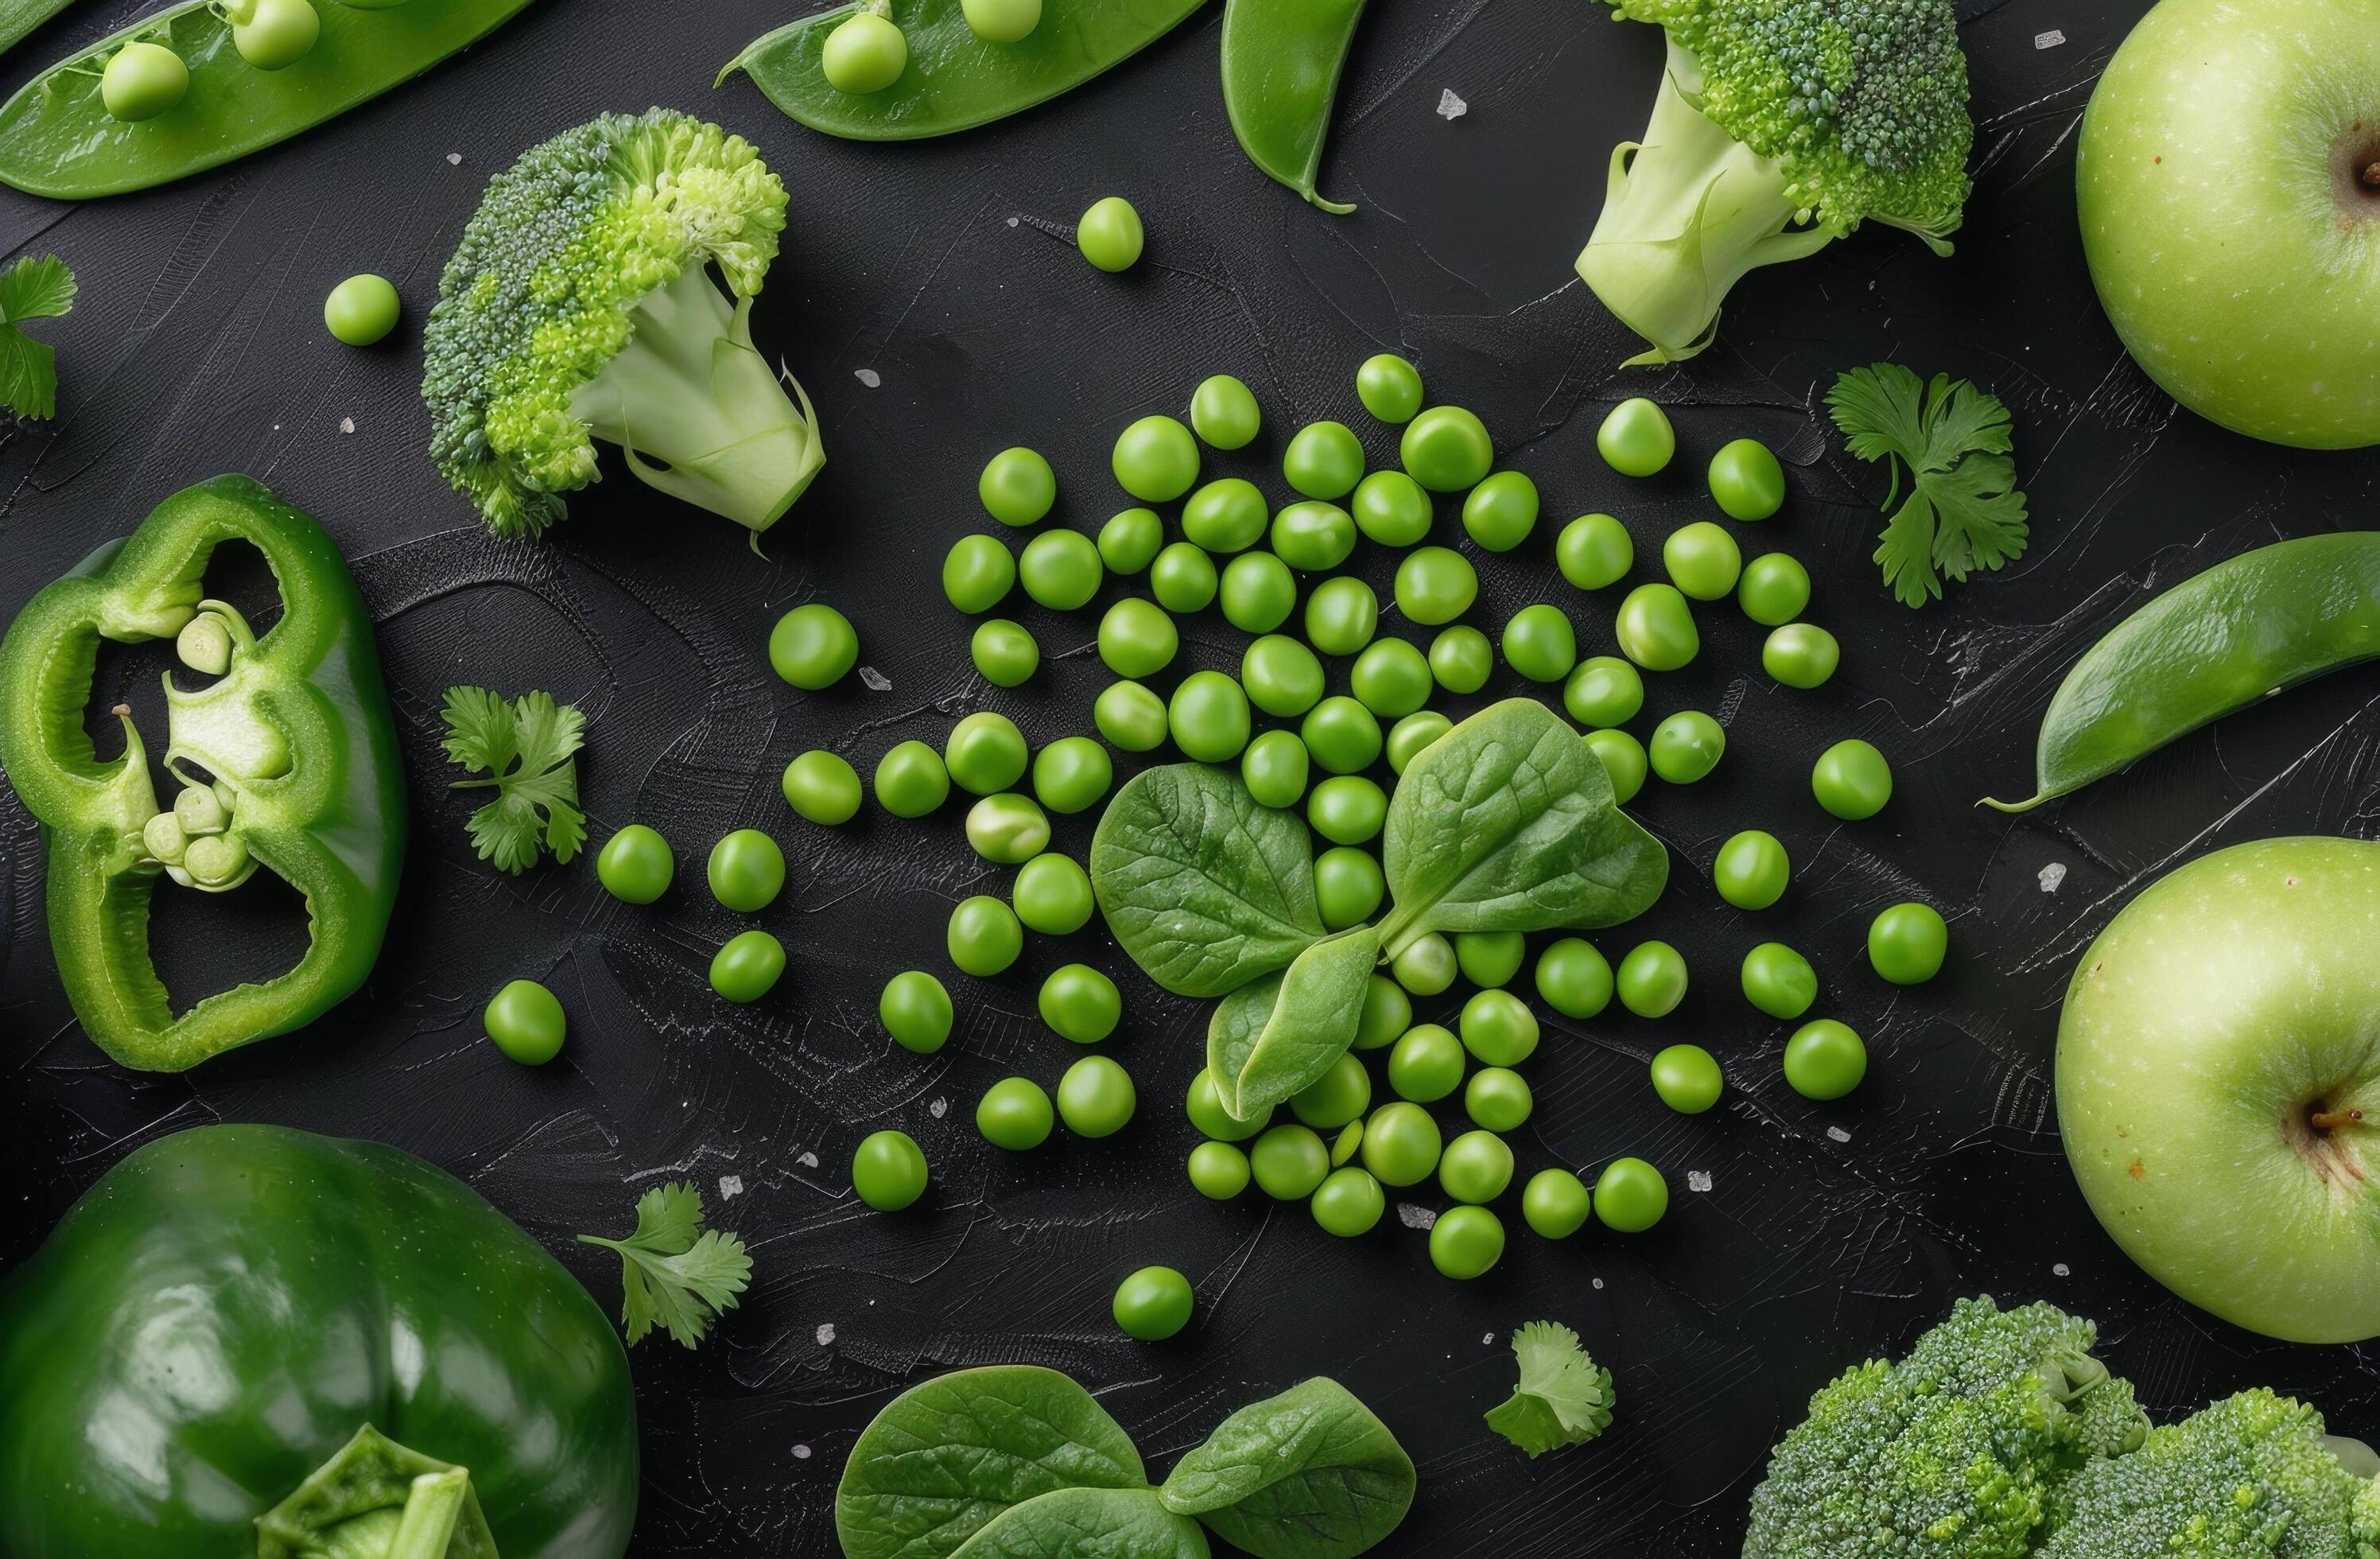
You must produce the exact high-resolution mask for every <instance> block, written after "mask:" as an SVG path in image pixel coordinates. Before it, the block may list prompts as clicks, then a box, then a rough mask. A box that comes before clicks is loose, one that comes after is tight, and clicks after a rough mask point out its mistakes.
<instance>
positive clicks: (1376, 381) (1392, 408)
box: [1355, 352, 1421, 423]
mask: <svg viewBox="0 0 2380 1559" xmlns="http://www.w3.org/2000/svg"><path fill="white" fill-rule="evenodd" d="M1355 398H1356V399H1357V400H1359V401H1362V402H1363V403H1364V409H1365V410H1366V411H1368V412H1370V413H1371V414H1372V415H1373V416H1375V417H1377V418H1378V419H1379V420H1381V421H1383V422H1390V423H1394V422H1410V421H1412V420H1414V414H1415V412H1417V411H1419V410H1420V409H1421V371H1420V370H1419V369H1417V368H1415V367H1414V365H1413V364H1411V363H1409V362H1407V361H1406V360H1405V359H1403V358H1401V357H1399V356H1397V355H1396V354H1395V353H1394V352H1375V353H1373V354H1372V355H1371V356H1370V357H1368V358H1366V359H1364V360H1363V362H1362V364H1361V365H1360V366H1358V367H1357V368H1356V370H1355Z"/></svg>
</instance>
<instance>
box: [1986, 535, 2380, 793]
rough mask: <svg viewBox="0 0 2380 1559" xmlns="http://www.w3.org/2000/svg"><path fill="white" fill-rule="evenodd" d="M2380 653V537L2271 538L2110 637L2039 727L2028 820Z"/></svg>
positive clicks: (2151, 606)
mask: <svg viewBox="0 0 2380 1559" xmlns="http://www.w3.org/2000/svg"><path fill="white" fill-rule="evenodd" d="M2374 656H2380V531H2370V530H2362V531H2349V532H2346V533H2344V534H2341V535H2336V536H2307V537H2302V538H2301V539H2299V540H2297V541H2294V542H2275V543H2274V544H2273V545H2271V546H2268V547H2259V548H2257V549H2256V550H2255V551H2253V552H2251V553H2243V554H2240V556H2238V557H2235V558H2232V559H2230V560H2229V561H2228V562H2224V563H2218V564H2216V566H2214V567H2212V568H2209V569H2208V570H2206V571H2205V572H2204V573H2203V574H2199V575H2196V576H2194V577H2192V578H2191V579H2185V580H2183V581H2182V582H2181V583H2180V584H2178V585H2176V586H2174V587H2173V588H2172V589H2171V590H2169V591H2166V592H2165V593H2164V594H2163V595H2160V596H2158V597H2157V598H2156V599H2155V600H2154V601H2152V602H2150V603H2148V604H2147V605H2145V606H2143V607H2142V608H2141V609H2140V610H2139V611H2137V612H2134V613H2133V614H2132V615H2131V616H2129V617H2126V618H2125V619H2124V620H2123V621H2122V622H2120V623H2118V624H2117V625H2116V626H2115V627H2113V628H2110V629H2109V630H2108V631H2107V636H2106V637H2105V638H2103V639H2100V640H2099V642H2098V643H2096V644H2094V645H2093V646H2091V648H2090V649H2089V650H2088V651H2086V652H2083V658H2082V659H2081V660H2079V661H2077V662H2075V663H2074V669H2073V670H2071V671H2070V672H2068V673H2067V674H2066V680H2065V681H2064V682H2062V683H2060V684H2058V693H2057V696H2056V697H2054V698H2052V699H2051V700H2050V701H2049V713H2047V714H2046V715H2044V716H2043V717H2042V721H2041V745H2040V749H2039V752H2038V755H2037V758H2036V770H2037V778H2036V784H2037V786H2038V788H2037V790H2036V791H2035V793H2034V795H2033V796H2032V797H2031V798H2028V799H2026V800H2022V801H1996V800H1994V799H1992V798H1989V797H1985V798H1984V801H1983V805H1985V806H1987V807H1997V808H1998V809H1999V810H2001V811H2004V812H2022V811H2025V810H2030V809H2032V808H2034V807H2037V806H2039V805H2040V804H2041V803H2042V802H2044V801H2047V800H2050V799H2051V798H2055V797H2059V796H2064V795H2066V794H2067V793H2069V792H2070V791H2075V790H2080V789H2081V788H2082V787H2083V786H2086V785H2088V784H2090V783H2091V782H2092V781H2093V780H2095V779H2104V778H2106V777H2107V775H2109V774H2112V773H2116V772H2117V771H2118V770H2120V769H2124V768H2127V767H2129V766H2131V764H2132V763H2133V762H2134V761H2137V760H2139V759H2141V758H2144V757H2146V756H2147V755H2148V754H2150V753H2152V752H2155V750H2156V749H2159V748H2161V747H2163V746H2165V745H2166V744H2167V743H2168V742H2170V741H2172V740H2174V739H2175V738H2177V737H2181V736H2183V735H2186V734H2187V733H2189V732H2191V731H2194V730H2196V729H2197V728H2198V727H2199V726H2201V725H2205V724H2206V723H2207V722H2208V721H2211V720H2216V719H2220V718H2221V717H2222V716H2224V715H2226V714H2228V713H2231V712H2232V711H2233V710H2236V709H2242V708H2245V707H2246V706H2247V705H2249V704H2252V703H2254V702H2256V701H2258V700H2261V699H2265V698H2267V697H2269V696H2271V695H2272V694H2274V693H2277V692H2279V691H2280V690H2281V689H2282V688H2290V687H2294V686H2296V685H2297V684H2298V683H2301V682H2303V681H2306V680H2308V679H2310V678H2312V677H2316V676H2322V675H2323V674H2324V673H2325V672H2329V671H2337V670H2338V669H2339V668H2340V667H2341V666H2349V665H2353V664H2356V663H2358V662H2359V661H2368V660H2371V659H2373V658H2374Z"/></svg>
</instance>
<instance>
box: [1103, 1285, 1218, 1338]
mask: <svg viewBox="0 0 2380 1559" xmlns="http://www.w3.org/2000/svg"><path fill="white" fill-rule="evenodd" d="M1195 1303H1196V1300H1195V1297H1194V1296H1193V1295H1192V1294H1191V1291H1190V1280H1189V1279H1188V1278H1186V1277H1184V1276H1183V1275H1182V1274H1181V1273H1178V1272H1176V1271H1174V1270H1173V1269H1172V1267H1143V1268H1141V1269H1140V1270H1139V1271H1138V1272H1136V1273H1133V1274H1132V1275H1131V1276H1129V1277H1127V1278H1125V1279H1124V1280H1123V1282H1122V1283H1120V1284H1118V1285H1116V1291H1115V1301H1114V1303H1113V1304H1111V1305H1110V1306H1109V1307H1108V1308H1109V1309H1110V1311H1111V1313H1113V1315H1114V1316H1115V1323H1116V1324H1117V1325H1118V1326H1120V1327H1122V1328H1123V1334H1124V1335H1125V1336H1127V1337H1131V1338H1134V1339H1135V1340H1137V1341H1139V1342H1144V1343H1161V1342H1163V1341H1165V1339H1167V1338H1168V1337H1171V1336H1173V1335H1174V1334H1177V1333H1179V1332H1180V1331H1181V1330H1182V1329H1183V1328H1184V1326H1187V1325H1189V1324H1190V1311H1191V1309H1192V1307H1193V1305H1194V1304H1195Z"/></svg>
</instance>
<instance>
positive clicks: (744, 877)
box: [709, 828, 785, 915]
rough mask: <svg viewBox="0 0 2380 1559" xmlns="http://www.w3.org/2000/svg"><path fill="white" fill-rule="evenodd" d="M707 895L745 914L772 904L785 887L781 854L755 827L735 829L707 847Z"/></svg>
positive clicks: (765, 835)
mask: <svg viewBox="0 0 2380 1559" xmlns="http://www.w3.org/2000/svg"><path fill="white" fill-rule="evenodd" d="M709 875H710V893H711V896H712V897H714V898H716V899H718V900H719V902H720V903H722V904H723V905H725V906H726V907H728V908H730V909H733V910H735V911H737V912H738V913H741V914H746V915H749V914H751V913H753V912H754V911H756V910H760V909H766V908H767V907H769V906H770V905H771V904H773V903H775V902H776V898H777V895H778V894H780V893H781V892H783V890H784V886H785V852H784V851H783V850H781V849H779V848H778V847H777V842H776V841H775V840H774V839H771V838H770V837H769V836H768V835H767V834H763V833H761V832H760V831H759V829H757V828H739V829H736V830H735V832H734V833H732V834H728V835H727V836H726V837H724V838H722V839H721V840H720V841H719V843H717V844H716V845H713V846H710V869H709Z"/></svg>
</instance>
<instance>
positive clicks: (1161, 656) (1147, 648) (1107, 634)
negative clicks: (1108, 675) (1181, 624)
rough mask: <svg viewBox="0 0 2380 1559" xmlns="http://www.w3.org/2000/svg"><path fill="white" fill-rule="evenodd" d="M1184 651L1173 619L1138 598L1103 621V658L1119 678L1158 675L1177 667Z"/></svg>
mask: <svg viewBox="0 0 2380 1559" xmlns="http://www.w3.org/2000/svg"><path fill="white" fill-rule="evenodd" d="M1160 555H1161V554H1160ZM1151 567H1152V568H1153V567H1154V565H1151ZM1181 648H1182V636H1181V635H1180V634H1179V633H1177V632H1175V631H1174V627H1173V619H1172V618H1171V617H1169V616H1167V615H1165V613H1164V610H1163V609H1162V608H1160V606H1158V605H1157V604H1156V603H1154V602H1148V601H1143V600H1141V599H1140V598H1139V597H1138V596H1126V597H1125V598H1124V599H1123V600H1122V601H1119V602H1117V603H1115V604H1114V605H1112V606H1111V607H1109V608H1108V609H1107V615H1104V616H1102V617H1101V618H1100V619H1099V659H1100V660H1102V661H1104V662H1106V663H1107V668H1108V669H1109V670H1110V671H1111V672H1114V673H1115V674H1116V675H1117V676H1126V677H1136V676H1156V675H1157V674H1158V673H1159V672H1160V671H1163V670H1164V669H1165V668H1166V667H1167V666H1169V665H1172V664H1173V655H1174V652H1176V651H1178V650H1180V649H1181Z"/></svg>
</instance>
